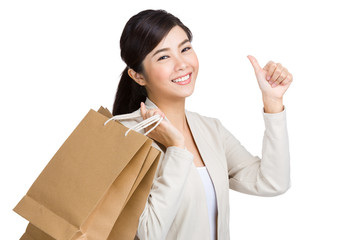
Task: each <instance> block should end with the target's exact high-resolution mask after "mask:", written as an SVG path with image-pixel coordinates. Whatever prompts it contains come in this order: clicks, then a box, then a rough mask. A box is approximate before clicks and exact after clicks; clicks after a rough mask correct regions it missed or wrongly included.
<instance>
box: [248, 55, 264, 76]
mask: <svg viewBox="0 0 340 240" xmlns="http://www.w3.org/2000/svg"><path fill="white" fill-rule="evenodd" d="M247 57H248V59H249V61H250V63H251V65H252V66H253V68H254V71H255V73H257V72H258V71H260V70H261V69H262V68H261V66H260V64H259V63H258V62H257V60H256V58H255V57H253V56H251V55H248V56H247Z"/></svg>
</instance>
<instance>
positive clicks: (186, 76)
mask: <svg viewBox="0 0 340 240" xmlns="http://www.w3.org/2000/svg"><path fill="white" fill-rule="evenodd" d="M190 75H191V74H190V73H189V74H187V75H185V76H184V77H180V78H177V79H175V80H171V81H172V82H174V83H178V82H184V81H186V80H188V79H189V77H190Z"/></svg>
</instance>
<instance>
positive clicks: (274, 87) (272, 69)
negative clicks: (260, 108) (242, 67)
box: [247, 55, 293, 112]
mask: <svg viewBox="0 0 340 240" xmlns="http://www.w3.org/2000/svg"><path fill="white" fill-rule="evenodd" d="M247 57H248V59H249V61H250V63H251V64H252V66H253V68H254V71H255V75H256V79H257V82H258V84H259V87H260V89H261V91H262V97H263V101H264V105H265V111H266V106H267V110H269V109H274V108H276V109H280V107H281V108H282V99H283V95H284V93H285V92H286V91H287V89H288V88H289V86H290V84H291V83H292V81H293V75H292V74H291V73H290V72H288V70H287V68H285V67H283V66H282V65H281V64H280V63H275V62H273V61H269V62H268V63H267V64H266V65H265V66H264V67H263V68H261V66H260V65H259V63H258V62H257V60H256V58H255V57H253V56H251V55H248V56H247ZM280 104H281V106H280ZM273 105H276V106H273ZM268 112H271V111H268ZM275 112H277V111H275Z"/></svg>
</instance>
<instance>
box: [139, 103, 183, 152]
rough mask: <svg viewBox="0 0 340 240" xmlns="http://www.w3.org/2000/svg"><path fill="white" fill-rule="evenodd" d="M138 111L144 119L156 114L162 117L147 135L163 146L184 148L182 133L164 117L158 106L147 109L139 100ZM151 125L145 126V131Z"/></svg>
mask: <svg viewBox="0 0 340 240" xmlns="http://www.w3.org/2000/svg"><path fill="white" fill-rule="evenodd" d="M140 112H141V115H142V117H143V119H144V120H145V119H147V118H149V117H151V116H153V115H156V114H158V115H160V116H162V117H163V118H164V119H163V120H162V121H161V123H160V124H159V125H158V126H157V127H156V128H155V129H154V130H152V131H151V132H150V133H149V134H148V137H150V138H152V139H153V140H155V141H157V142H159V143H161V144H163V145H164V146H165V147H170V146H176V147H181V148H183V149H184V148H185V139H184V136H183V134H182V133H181V132H180V131H178V129H177V128H175V127H174V126H173V125H172V124H171V123H170V122H169V121H168V120H166V119H165V115H164V113H163V112H162V111H161V110H160V109H159V108H153V109H150V110H147V109H146V107H145V105H144V103H143V102H141V108H140ZM153 126H154V124H152V125H151V126H149V127H147V128H145V131H148V130H150V129H151V128H152V127H153Z"/></svg>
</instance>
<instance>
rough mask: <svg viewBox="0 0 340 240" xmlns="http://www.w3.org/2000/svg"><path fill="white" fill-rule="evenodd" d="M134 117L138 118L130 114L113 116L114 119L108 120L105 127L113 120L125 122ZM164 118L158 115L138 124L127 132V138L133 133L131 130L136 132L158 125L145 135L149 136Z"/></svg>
mask: <svg viewBox="0 0 340 240" xmlns="http://www.w3.org/2000/svg"><path fill="white" fill-rule="evenodd" d="M132 117H136V115H131V114H130V113H128V114H123V115H119V116H113V117H112V118H110V119H108V120H107V121H106V122H105V123H104V126H105V125H106V124H107V123H108V122H109V121H111V120H124V119H129V118H132ZM163 119H164V118H163V117H162V116H161V115H159V114H156V115H153V116H151V117H149V118H147V119H145V120H143V121H141V122H139V123H137V124H136V125H134V126H132V127H131V128H129V130H127V131H126V132H125V136H127V134H128V133H129V132H130V131H131V130H135V131H136V132H138V131H140V130H142V129H144V128H146V127H148V126H150V125H152V124H154V123H156V122H157V123H156V125H155V126H153V127H152V128H151V129H150V130H149V131H147V132H146V133H144V135H145V136H146V135H148V134H149V133H150V132H151V131H152V130H154V129H155V128H156V127H157V126H158V125H159V124H160V123H161V121H162V120H163Z"/></svg>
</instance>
